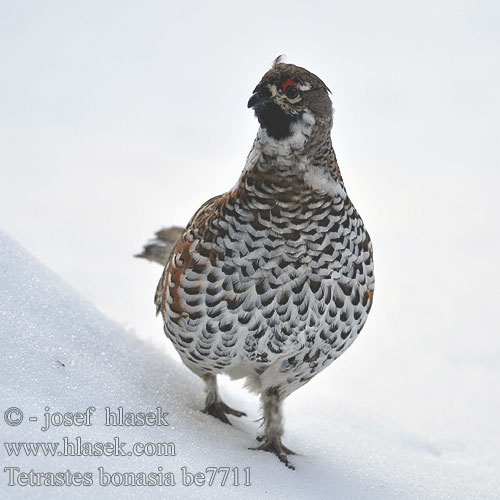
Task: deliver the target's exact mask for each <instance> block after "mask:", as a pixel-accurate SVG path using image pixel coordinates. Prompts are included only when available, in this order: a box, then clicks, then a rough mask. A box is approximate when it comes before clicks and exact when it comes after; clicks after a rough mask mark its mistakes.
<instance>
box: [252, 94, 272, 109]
mask: <svg viewBox="0 0 500 500" xmlns="http://www.w3.org/2000/svg"><path fill="white" fill-rule="evenodd" d="M270 102H271V99H268V98H267V97H262V96H261V95H259V93H258V92H255V94H254V95H253V96H252V97H250V99H249V100H248V107H249V108H256V107H257V106H265V105H266V104H269V103H270Z"/></svg>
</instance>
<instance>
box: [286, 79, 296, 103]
mask: <svg viewBox="0 0 500 500" xmlns="http://www.w3.org/2000/svg"><path fill="white" fill-rule="evenodd" d="M283 92H284V93H285V95H286V96H287V97H288V99H295V98H296V97H297V96H298V95H299V89H298V87H297V84H296V83H295V82H294V81H293V80H287V81H286V82H285V83H284V84H283Z"/></svg>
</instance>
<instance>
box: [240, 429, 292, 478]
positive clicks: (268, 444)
mask: <svg viewBox="0 0 500 500" xmlns="http://www.w3.org/2000/svg"><path fill="white" fill-rule="evenodd" d="M264 440H265V441H264ZM257 441H259V442H260V441H264V443H263V444H261V445H260V446H257V447H255V448H249V449H250V450H260V451H268V452H269V453H274V454H275V455H276V456H277V457H278V458H279V459H280V461H281V462H283V463H284V464H285V465H286V466H287V467H288V468H289V469H292V470H295V467H294V466H293V465H292V464H291V463H290V462H289V461H288V457H287V455H296V454H297V453H295V452H294V451H292V450H291V449H290V448H288V447H286V446H285V445H284V444H283V443H282V442H281V439H280V438H275V439H266V437H265V436H257Z"/></svg>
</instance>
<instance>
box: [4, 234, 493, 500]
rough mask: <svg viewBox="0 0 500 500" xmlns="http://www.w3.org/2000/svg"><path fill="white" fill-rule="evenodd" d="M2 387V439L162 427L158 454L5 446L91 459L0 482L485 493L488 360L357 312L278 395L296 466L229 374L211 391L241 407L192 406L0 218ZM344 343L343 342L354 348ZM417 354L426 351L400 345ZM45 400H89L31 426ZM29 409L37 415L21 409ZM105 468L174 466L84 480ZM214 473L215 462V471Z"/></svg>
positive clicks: (150, 352) (88, 436) (239, 492)
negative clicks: (150, 481) (115, 418)
mask: <svg viewBox="0 0 500 500" xmlns="http://www.w3.org/2000/svg"><path fill="white" fill-rule="evenodd" d="M0 262H1V268H0V269H1V271H0V296H1V297H2V302H1V306H0V318H1V323H0V333H1V338H2V358H1V368H0V370H1V372H0V373H1V377H0V388H1V396H2V397H1V401H2V404H3V405H2V406H3V408H2V411H5V410H6V409H7V408H8V407H19V408H20V409H22V410H23V412H24V415H25V420H24V421H23V423H22V424H21V425H20V426H16V427H9V426H7V425H6V423H5V422H3V421H2V422H1V429H2V438H3V441H6V442H16V441H17V442H19V441H33V442H41V441H44V442H45V441H61V439H62V437H63V436H67V437H68V438H70V439H74V438H75V437H76V436H80V437H82V439H83V440H86V441H101V442H105V441H112V440H113V438H114V437H115V436H119V437H120V440H122V441H125V442H127V443H134V442H138V441H142V442H154V443H156V442H173V443H174V444H175V446H176V453H177V454H176V455H175V456H167V457H157V456H156V457H147V458H145V457H128V456H127V457H120V456H118V457H57V456H56V457H41V456H37V457H33V456H31V457H26V456H19V457H13V456H10V457H9V456H7V453H6V450H5V449H2V457H3V458H2V461H3V464H4V467H19V468H20V469H21V471H25V472H29V471H30V470H31V469H34V470H35V471H39V472H41V471H52V472H56V471H65V470H67V469H70V470H71V471H72V472H75V471H80V472H92V473H93V477H94V485H92V486H88V487H83V486H80V487H46V486H40V487H30V486H24V487H21V486H14V487H9V486H7V479H8V478H7V474H6V473H5V472H4V473H3V477H2V481H1V482H2V486H1V488H2V490H1V497H2V498H62V497H66V496H67V495H68V492H70V494H71V498H89V497H93V498H108V497H116V496H119V498H136V497H138V496H140V497H141V498H199V496H200V493H201V492H202V493H203V496H204V497H207V498H235V497H236V496H237V497H238V498H243V499H245V498H248V499H254V498H262V497H264V498H276V499H280V498H294V499H301V498H304V499H305V498H307V499H310V498H318V499H331V498H333V499H387V498H398V499H404V498H414V499H416V498H419V499H420V498H422V499H427V498H429V499H431V498H435V499H445V498H450V499H462V498H463V499H474V498H477V499H480V498H481V499H488V498H491V499H493V498H498V492H499V491H500V490H499V477H498V473H497V472H498V468H497V467H498V462H499V454H500V452H499V436H500V433H499V431H500V428H499V427H500V424H499V419H498V418H496V417H497V415H498V410H499V409H500V404H499V403H500V398H499V396H498V391H496V390H495V388H496V384H497V381H498V376H499V368H498V364H497V363H496V362H493V360H491V362H485V360H483V361H482V362H479V360H478V359H474V358H472V359H469V360H466V361H465V360H462V359H459V358H458V357H457V356H454V355H453V354H450V355H448V356H447V355H446V352H445V350H443V349H442V348H440V344H439V342H438V343H436V344H435V348H432V349H429V350H428V351H426V352H421V351H419V350H418V349H415V350H411V349H410V350H409V349H408V348H407V347H406V348H402V345H401V344H402V343H406V342H407V341H408V339H406V340H404V341H402V342H398V340H397V338H395V336H394V335H393V334H390V333H388V331H387V330H386V331H385V332H384V328H385V326H386V325H384V322H383V321H381V319H380V318H378V320H375V321H372V322H371V324H370V321H369V322H368V325H367V331H368V328H369V335H368V334H366V335H362V336H361V337H360V339H359V340H358V341H357V342H356V344H358V345H356V344H354V346H353V347H352V348H351V351H350V354H347V355H345V362H343V361H341V360H342V358H341V359H340V360H338V361H337V362H336V363H335V364H334V366H335V365H336V367H335V368H330V369H328V370H325V371H324V372H323V373H322V374H320V375H319V376H318V377H316V378H315V379H314V380H313V381H312V382H311V383H310V384H308V385H307V386H305V387H304V388H302V389H301V390H299V391H297V392H296V393H295V394H294V395H292V396H291V397H290V398H289V400H287V402H286V405H285V416H286V435H285V443H286V444H287V445H288V446H290V447H291V448H292V449H294V450H296V451H297V452H298V453H299V455H297V456H294V457H292V460H293V463H294V464H295V465H296V470H295V471H291V470H288V469H287V468H285V467H284V466H283V465H282V464H281V463H279V462H278V460H277V459H276V458H275V457H274V456H273V455H271V454H267V453H264V452H257V451H251V450H248V449H247V448H248V447H250V446H254V445H255V444H256V442H255V440H254V437H255V435H256V431H257V428H258V424H257V423H255V420H256V419H257V418H259V407H258V401H257V399H256V398H255V397H254V396H251V395H249V394H247V393H245V392H243V391H241V390H236V384H234V383H230V384H229V383H224V384H223V389H222V392H223V397H224V399H225V400H226V401H227V402H228V403H229V404H230V405H234V406H235V407H236V408H239V409H242V410H244V411H246V412H247V413H248V415H249V417H248V418H243V419H240V420H237V419H234V425H233V426H228V425H225V424H223V423H221V422H219V421H217V420H215V419H213V418H212V417H210V416H207V415H204V414H202V413H201V412H200V411H199V410H200V408H201V406H202V404H203V392H202V384H201V382H200V380H198V379H197V378H196V377H195V376H194V375H192V374H191V373H190V372H189V371H188V370H187V369H186V368H184V367H183V366H182V365H181V364H180V363H179V362H178V361H177V360H174V359H172V358H171V357H170V355H168V354H166V353H165V351H164V350H163V349H159V348H158V347H156V346H153V345H152V344H151V343H149V342H146V341H144V340H140V339H139V338H138V337H136V336H135V335H134V333H133V332H130V331H127V330H125V329H123V328H121V327H120V326H118V325H117V324H115V323H113V322H112V321H110V320H109V319H107V318H106V317H105V316H103V315H102V313H100V312H99V311H98V310H97V309H95V307H94V306H93V305H92V304H90V303H89V302H88V301H87V300H85V299H84V298H82V297H81V296H80V295H78V293H77V292H76V291H74V290H73V289H72V288H71V287H70V286H69V285H67V284H66V283H64V282H63V281H62V280H61V279H60V278H59V277H58V276H57V275H55V274H54V273H53V272H51V271H50V270H49V269H47V268H46V267H45V266H44V265H42V264H41V263H40V262H39V261H37V260H36V259H35V258H33V257H32V256H31V255H30V254H29V253H27V252H26V251H25V250H23V249H22V248H21V247H20V246H19V245H18V244H16V243H15V242H14V241H13V240H11V239H10V238H9V237H8V236H6V235H5V234H4V233H0ZM354 351H355V352H354ZM422 356H426V358H427V359H426V362H425V363H414V362H412V359H414V358H422ZM46 406H48V407H50V409H51V411H52V412H55V411H58V412H62V413H64V412H68V411H71V412H76V411H81V412H83V411H85V409H86V408H87V407H89V406H94V407H96V408H97V411H96V414H95V417H93V420H92V422H93V425H92V426H90V427H75V426H72V427H54V426H52V427H51V428H50V429H49V430H48V431H45V432H42V431H41V430H40V427H41V423H42V422H43V421H44V420H43V418H42V417H43V413H44V409H45V407H46ZM106 406H109V407H111V408H113V409H115V408H117V407H119V406H121V407H123V408H124V409H125V411H133V412H139V411H151V410H155V409H156V408H157V407H162V408H163V410H164V411H168V412H169V416H168V421H169V424H170V425H169V426H168V427H159V426H152V427H120V428H111V427H106V426H105V425H104V408H105V407H106ZM28 416H37V417H39V421H38V422H36V423H34V422H29V421H28V420H27V419H28ZM99 466H102V467H104V470H106V471H107V472H125V471H127V472H128V471H135V472H139V471H146V472H149V471H153V472H155V471H157V467H159V466H162V467H163V469H164V471H165V472H166V471H170V472H173V473H174V475H175V479H176V483H177V484H176V485H175V486H168V487H167V486H164V487H159V486H149V487H139V486H136V487H125V486H121V487H117V486H110V485H109V486H99V485H98V484H97V482H98V479H97V478H98V473H97V470H98V467H99ZM183 466H186V467H187V468H188V470H189V471H191V472H199V471H204V470H205V468H206V467H226V466H229V467H231V468H233V467H238V468H239V469H240V471H243V470H244V468H246V467H250V470H251V476H250V477H251V486H243V485H241V486H238V487H236V486H232V485H230V484H227V483H226V485H225V486H223V487H221V486H220V485H219V484H218V483H217V480H216V482H215V484H214V485H212V486H211V487H209V486H207V485H205V486H194V485H192V486H184V485H182V484H181V482H180V481H181V478H182V476H181V467H183ZM219 477H220V476H219Z"/></svg>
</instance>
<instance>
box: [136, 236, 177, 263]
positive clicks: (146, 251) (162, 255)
mask: <svg viewBox="0 0 500 500" xmlns="http://www.w3.org/2000/svg"><path fill="white" fill-rule="evenodd" d="M183 232H184V228H183V227H179V226H172V227H167V228H163V229H160V230H159V231H158V232H157V233H156V235H155V236H156V237H155V238H153V239H151V240H149V241H148V242H147V243H146V244H145V245H144V248H143V250H142V252H141V253H138V254H137V255H134V257H139V258H141V259H146V260H149V261H151V262H158V264H161V265H162V266H164V265H165V264H166V263H167V260H168V258H169V257H170V253H171V252H172V250H173V248H174V246H175V244H176V243H177V242H178V241H179V239H180V237H181V236H182V233H183Z"/></svg>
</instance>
